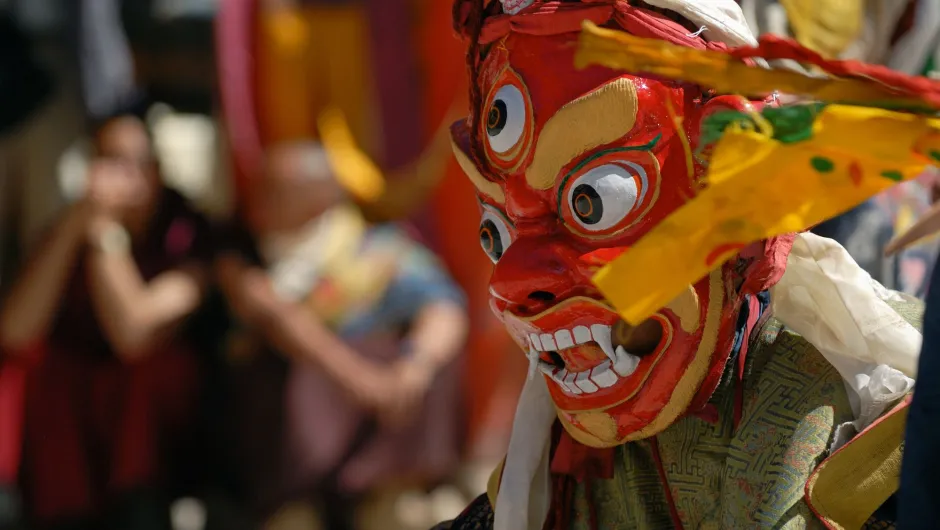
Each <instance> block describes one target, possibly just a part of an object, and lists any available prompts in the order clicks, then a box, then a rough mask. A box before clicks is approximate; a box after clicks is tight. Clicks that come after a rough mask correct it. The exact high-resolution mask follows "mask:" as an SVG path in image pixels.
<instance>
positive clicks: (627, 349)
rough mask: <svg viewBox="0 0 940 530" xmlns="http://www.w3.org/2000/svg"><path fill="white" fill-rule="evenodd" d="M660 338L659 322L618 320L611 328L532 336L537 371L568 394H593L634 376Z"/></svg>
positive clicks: (661, 335)
mask: <svg viewBox="0 0 940 530" xmlns="http://www.w3.org/2000/svg"><path fill="white" fill-rule="evenodd" d="M662 339H663V327H662V325H661V324H660V323H659V321H657V320H655V319H649V320H647V321H646V322H644V323H643V324H641V325H639V326H635V327H633V326H629V325H628V324H626V323H625V322H623V321H618V322H617V323H616V324H614V325H613V326H607V325H602V324H596V325H593V326H590V327H587V326H577V327H575V328H574V329H571V330H566V329H561V330H557V331H555V332H554V333H549V334H542V335H539V336H534V335H533V336H532V337H531V339H530V340H531V342H532V346H533V348H534V349H535V350H536V351H537V352H538V359H539V363H538V364H539V368H540V369H541V371H542V372H543V373H544V374H546V375H548V376H549V377H551V378H552V379H553V380H554V381H555V382H556V383H558V385H559V386H561V388H562V389H564V390H566V391H567V392H568V393H570V394H575V395H579V394H592V393H594V392H597V391H598V390H599V389H601V388H609V387H612V386H614V385H615V384H617V382H618V381H619V380H620V379H622V378H626V377H629V376H631V375H633V373H634V372H635V371H636V369H637V366H639V364H640V361H641V360H642V359H643V357H646V356H648V355H650V354H652V353H654V352H655V351H657V349H658V347H659V344H660V342H661V341H662Z"/></svg>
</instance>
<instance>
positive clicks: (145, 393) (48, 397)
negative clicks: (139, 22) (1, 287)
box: [0, 115, 209, 529]
mask: <svg viewBox="0 0 940 530" xmlns="http://www.w3.org/2000/svg"><path fill="white" fill-rule="evenodd" d="M94 147H95V148H94V153H93V159H92V161H91V165H90V167H89V175H88V181H87V187H86V191H85V194H84V197H83V198H82V199H81V200H79V201H78V202H76V203H75V204H73V205H71V206H69V207H68V208H67V209H66V210H65V211H64V212H63V213H62V214H61V216H60V219H59V220H58V221H57V222H55V223H53V225H52V226H51V227H50V229H49V230H48V232H47V234H46V236H45V238H44V240H43V241H42V243H41V244H40V245H39V246H38V247H37V249H36V250H35V252H33V253H32V256H31V257H30V258H29V259H28V260H27V261H26V262H25V266H24V267H23V268H22V269H21V271H20V273H19V274H18V275H17V276H16V278H15V280H14V281H13V284H12V286H11V288H10V292H9V295H8V297H7V299H6V300H5V302H4V304H3V306H2V310H0V349H2V351H3V354H4V365H3V371H4V372H5V374H4V375H5V376H4V377H3V378H2V381H3V383H4V384H5V385H8V386H7V388H5V389H4V391H5V393H9V392H11V390H12V388H11V386H10V385H14V380H13V378H11V377H10V374H11V373H16V372H18V371H19V372H21V373H22V379H21V381H22V383H24V384H21V385H20V388H19V390H21V391H22V392H23V397H24V398H25V399H22V400H15V399H7V400H5V401H4V403H3V404H4V405H5V406H6V410H4V411H3V415H2V417H3V418H4V419H10V418H14V417H18V416H19V417H21V418H22V420H21V423H20V425H16V424H13V423H12V422H7V423H8V424H7V425H5V426H4V427H5V429H4V431H3V432H4V436H12V435H13V434H14V433H22V437H23V446H24V452H23V455H22V469H21V471H22V474H23V483H24V484H26V485H27V487H26V489H25V491H24V493H25V496H26V497H27V498H28V499H29V506H28V510H27V511H28V516H29V517H28V518H29V520H31V521H32V523H33V525H34V527H36V528H49V529H59V528H88V529H97V528H114V529H143V528H169V509H168V506H169V500H170V498H171V495H172V493H171V489H170V485H171V483H172V480H173V479H174V478H175V477H174V476H173V473H172V470H173V467H174V466H173V462H171V461H170V460H167V458H166V455H167V454H182V453H180V452H179V450H180V449H181V448H182V446H183V444H184V443H185V442H186V441H187V439H188V438H189V435H188V433H190V432H191V431H192V429H193V427H194V425H193V424H192V421H191V420H192V419H193V418H192V414H191V411H192V410H193V409H194V406H195V404H196V399H197V384H198V380H199V376H198V369H197V368H198V363H197V359H196V356H195V353H194V352H193V351H192V348H190V347H188V346H187V342H186V339H185V337H183V336H182V335H181V334H180V329H181V328H180V326H181V324H182V323H183V322H184V321H185V320H186V318H187V317H188V316H189V315H190V314H191V313H193V312H194V311H195V310H196V309H197V308H198V306H199V305H200V302H201V300H202V297H203V293H204V290H205V287H206V285H207V279H208V277H207V269H206V261H205V259H203V256H202V255H201V254H200V252H204V251H205V249H208V248H209V246H208V241H207V239H206V238H207V236H208V225H207V224H206V223H205V222H204V221H203V219H202V218H201V217H200V216H199V215H198V214H196V213H195V212H194V211H193V210H191V209H190V208H189V207H188V206H187V205H186V202H185V201H184V200H183V198H182V197H181V196H180V195H178V194H177V193H175V192H173V191H171V190H169V189H167V188H165V187H164V186H163V183H162V181H161V178H160V171H159V165H158V164H157V161H156V160H155V158H154V153H153V149H152V146H151V142H150V137H149V135H148V133H147V130H146V127H145V125H144V124H143V122H142V121H141V120H140V119H139V118H137V117H134V116H131V115H122V116H119V117H117V118H113V119H110V120H106V121H105V122H104V124H103V125H102V126H101V127H100V128H99V129H98V130H97V131H96V133H95V142H94ZM10 407H17V408H20V410H11V409H10ZM5 456H9V455H5ZM2 464H3V467H4V468H5V469H12V468H13V467H14V466H13V464H14V463H12V462H3V463H2ZM5 478H6V479H7V480H10V479H11V478H14V477H9V476H8V477H5Z"/></svg>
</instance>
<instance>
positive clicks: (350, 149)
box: [318, 107, 385, 203]
mask: <svg viewBox="0 0 940 530" xmlns="http://www.w3.org/2000/svg"><path fill="white" fill-rule="evenodd" d="M318 125H319V129H320V140H321V142H322V143H323V147H324V149H326V153H327V156H328V157H329V159H330V165H331V166H332V168H333V172H334V173H335V174H336V179H337V180H338V181H339V182H340V184H342V185H343V187H344V188H345V189H346V190H347V191H349V192H350V193H351V194H353V196H355V197H356V199H358V200H360V201H363V202H366V203H371V202H375V201H377V200H378V199H379V198H380V197H381V196H382V194H383V193H384V191H385V177H384V176H383V175H382V171H381V170H380V169H379V168H378V167H377V166H376V165H375V163H374V162H373V161H372V159H371V158H369V157H368V155H366V154H365V153H363V152H362V150H360V149H359V147H358V146H357V145H356V141H355V139H354V138H353V135H352V131H350V129H349V124H348V123H346V117H345V116H344V115H343V113H342V112H341V111H340V110H339V109H337V108H335V107H334V108H330V109H327V110H325V111H323V112H322V113H321V114H320V117H319V120H318Z"/></svg>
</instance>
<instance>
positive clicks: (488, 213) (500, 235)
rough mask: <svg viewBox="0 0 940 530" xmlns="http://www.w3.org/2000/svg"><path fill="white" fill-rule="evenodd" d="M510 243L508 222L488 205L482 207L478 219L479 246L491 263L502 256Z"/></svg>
mask: <svg viewBox="0 0 940 530" xmlns="http://www.w3.org/2000/svg"><path fill="white" fill-rule="evenodd" d="M511 244H512V235H511V233H510V230H509V224H508V223H507V222H506V220H505V219H504V218H503V216H502V215H501V214H500V213H499V212H497V211H496V210H494V209H492V208H490V207H484V210H483V218H482V219H481V220H480V246H481V247H483V252H486V255H487V256H489V257H490V259H491V260H492V261H493V263H496V262H497V261H499V258H501V257H503V253H504V252H506V249H508V248H509V245H511Z"/></svg>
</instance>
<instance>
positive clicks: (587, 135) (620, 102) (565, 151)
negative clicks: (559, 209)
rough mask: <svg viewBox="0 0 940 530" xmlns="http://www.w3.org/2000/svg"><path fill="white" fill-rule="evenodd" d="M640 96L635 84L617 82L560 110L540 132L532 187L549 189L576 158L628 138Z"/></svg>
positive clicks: (530, 170) (528, 179)
mask: <svg viewBox="0 0 940 530" xmlns="http://www.w3.org/2000/svg"><path fill="white" fill-rule="evenodd" d="M636 115H637V95H636V87H635V86H634V84H633V81H631V80H630V79H627V78H619V79H616V80H614V81H612V82H610V83H608V84H606V85H604V86H602V87H600V88H598V89H596V90H594V91H593V92H591V93H589V94H586V95H584V96H582V97H580V98H578V99H575V100H574V101H571V102H570V103H568V104H566V105H565V106H564V107H562V108H560V109H559V110H558V112H556V113H555V114H554V115H553V116H552V117H551V118H549V120H548V122H546V123H545V127H543V128H542V132H541V133H539V139H538V145H537V146H536V148H535V155H534V156H533V159H532V164H531V165H530V166H529V168H528V169H527V170H526V173H525V178H526V182H528V183H529V186H532V187H533V188H534V189H537V190H547V189H550V188H551V187H552V186H554V185H555V179H556V178H558V175H559V174H560V173H561V170H562V168H564V167H565V165H567V164H568V163H570V162H571V161H572V160H574V159H575V158H577V157H579V156H581V155H583V154H584V153H587V152H589V151H591V150H592V149H595V148H597V147H598V146H601V145H605V144H609V143H611V142H614V141H616V140H618V139H619V138H622V137H624V136H626V135H627V134H628V133H629V132H630V130H632V129H633V125H634V124H635V123H636Z"/></svg>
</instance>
